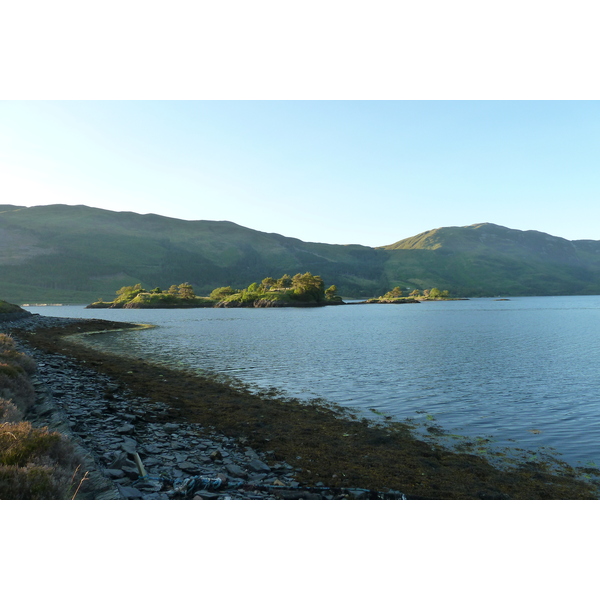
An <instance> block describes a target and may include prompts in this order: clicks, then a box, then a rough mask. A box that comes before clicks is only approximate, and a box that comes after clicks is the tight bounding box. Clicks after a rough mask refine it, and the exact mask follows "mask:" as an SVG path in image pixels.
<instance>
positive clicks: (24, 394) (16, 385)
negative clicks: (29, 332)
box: [0, 334, 81, 500]
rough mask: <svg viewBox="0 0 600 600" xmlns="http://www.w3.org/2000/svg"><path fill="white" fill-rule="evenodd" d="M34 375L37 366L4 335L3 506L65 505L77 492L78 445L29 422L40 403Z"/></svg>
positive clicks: (0, 395) (0, 356) (0, 381)
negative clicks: (25, 503) (23, 503)
mask: <svg viewBox="0 0 600 600" xmlns="http://www.w3.org/2000/svg"><path fill="white" fill-rule="evenodd" d="M35 370H36V364H35V362H34V361H33V360H32V359H31V358H29V357H28V356H26V355H25V354H23V353H21V352H19V351H17V349H16V347H15V344H14V341H13V339H12V338H11V337H10V336H7V335H5V334H0V499H1V500H61V499H66V498H71V497H73V496H74V494H75V491H76V490H75V491H74V487H75V486H76V474H77V468H78V461H77V453H76V451H75V449H74V447H73V445H72V444H71V443H70V442H69V441H68V440H67V439H66V438H65V437H64V436H62V435H61V434H60V433H58V432H55V431H54V432H53V431H49V430H48V429H47V428H46V427H34V426H33V425H32V424H31V423H30V422H28V421H25V420H24V415H25V414H26V413H27V411H28V410H29V409H30V408H31V406H32V405H33V403H34V402H35V392H34V390H33V387H32V385H31V383H30V381H29V377H30V376H31V375H32V374H33V373H34V372H35ZM79 479H81V477H80V478H79Z"/></svg>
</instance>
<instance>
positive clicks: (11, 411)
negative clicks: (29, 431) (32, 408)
mask: <svg viewBox="0 0 600 600" xmlns="http://www.w3.org/2000/svg"><path fill="white" fill-rule="evenodd" d="M22 418H23V415H22V414H21V411H20V410H19V409H18V408H17V407H16V406H15V405H14V404H13V403H12V402H11V401H10V400H4V398H0V423H16V422H17V421H20V420H21V419H22Z"/></svg>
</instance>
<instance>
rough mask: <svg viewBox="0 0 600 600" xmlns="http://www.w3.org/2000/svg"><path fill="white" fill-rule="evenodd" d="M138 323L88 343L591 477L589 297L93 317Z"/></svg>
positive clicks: (595, 319) (597, 417) (595, 311)
mask: <svg viewBox="0 0 600 600" xmlns="http://www.w3.org/2000/svg"><path fill="white" fill-rule="evenodd" d="M29 310H30V311H32V312H35V313H39V314H42V315H48V316H59V317H83V318H101V319H107V320H112V321H127V322H134V323H149V324H152V325H156V326H157V327H156V328H153V329H145V330H138V331H128V332H116V333H106V334H101V335H93V336H89V337H88V343H90V344H92V345H94V346H95V347H98V349H102V350H110V351H113V352H126V353H128V354H133V355H136V356H139V357H143V358H147V359H150V360H153V361H158V362H163V363H166V364H169V365H170V366H175V367H182V368H186V369H190V368H191V369H196V370H199V371H210V372H216V373H221V374H225V375H228V376H232V377H235V378H237V379H239V380H241V381H242V382H244V383H246V384H249V385H251V386H253V387H258V388H261V389H266V388H271V387H275V388H278V389H279V390H281V391H282V392H284V393H285V394H286V395H288V396H293V397H297V398H302V399H309V398H315V397H320V398H324V399H326V400H330V401H334V402H336V403H338V404H341V405H345V406H350V407H354V408H357V409H359V410H361V411H364V414H370V415H371V416H375V413H374V412H373V411H377V413H383V414H384V415H387V416H391V417H394V418H398V419H404V418H407V417H411V418H412V417H416V418H420V419H423V418H424V416H426V418H427V419H428V420H429V421H430V422H431V423H435V425H438V426H440V427H442V428H444V429H445V430H447V431H448V432H451V433H452V434H456V435H467V436H481V437H484V438H489V439H493V440H495V441H496V442H498V443H499V444H501V445H507V446H511V445H514V446H518V447H521V448H526V449H532V450H536V449H539V448H553V449H554V450H555V451H556V452H557V453H558V454H559V457H560V458H562V459H563V460H566V461H567V462H569V463H571V464H573V465H575V466H582V465H587V464H590V463H595V464H597V465H600V296H568V297H537V298H510V299H509V300H508V301H498V300H495V299H491V298H480V299H470V300H467V301H454V302H422V303H420V304H402V305H362V304H348V305H345V306H329V307H321V308H269V309H243V308H223V309H206V308H205V309H180V310H174V309H152V310H149V309H146V310H143V309H132V310H90V309H84V308H83V307H80V306H43V307H42V306H36V307H29Z"/></svg>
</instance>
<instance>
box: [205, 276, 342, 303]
mask: <svg viewBox="0 0 600 600" xmlns="http://www.w3.org/2000/svg"><path fill="white" fill-rule="evenodd" d="M210 298H211V300H214V301H215V302H217V303H219V302H223V303H228V302H229V303H234V302H239V303H242V304H252V303H254V302H256V301H258V300H261V299H264V300H267V301H271V302H286V301H287V302H308V303H317V304H320V303H323V302H341V300H342V299H341V298H340V297H339V296H338V295H337V288H336V286H335V285H332V286H329V287H328V288H327V289H325V284H324V282H323V279H322V278H321V277H320V276H319V275H313V274H312V273H310V272H306V273H296V275H294V276H293V277H290V276H289V275H287V274H285V275H283V276H281V277H280V278H279V279H274V278H273V277H265V278H264V279H263V280H262V281H261V282H260V283H251V284H250V285H249V286H248V287H247V288H245V289H243V290H234V289H233V288H231V287H220V288H216V289H215V290H213V291H212V292H211V294H210Z"/></svg>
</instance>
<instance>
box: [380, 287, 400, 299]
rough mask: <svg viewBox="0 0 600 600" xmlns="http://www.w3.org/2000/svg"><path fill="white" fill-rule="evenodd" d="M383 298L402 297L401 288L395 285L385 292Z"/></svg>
mask: <svg viewBox="0 0 600 600" xmlns="http://www.w3.org/2000/svg"><path fill="white" fill-rule="evenodd" d="M383 297H384V298H402V288H401V287H398V286H396V287H395V288H394V289H393V290H390V291H389V292H386V294H385V295H384V296H383Z"/></svg>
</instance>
